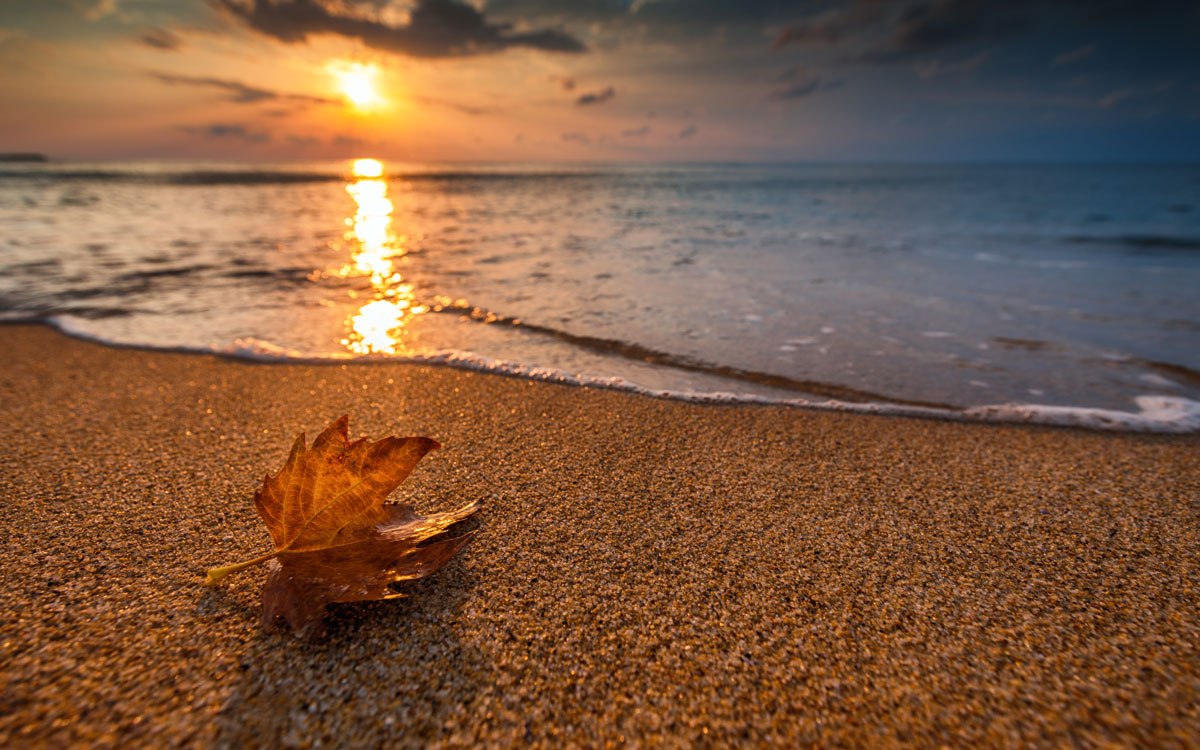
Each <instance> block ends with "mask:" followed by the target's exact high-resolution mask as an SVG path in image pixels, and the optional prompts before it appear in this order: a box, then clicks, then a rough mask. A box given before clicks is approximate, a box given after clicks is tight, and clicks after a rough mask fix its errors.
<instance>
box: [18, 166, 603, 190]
mask: <svg viewBox="0 0 1200 750" xmlns="http://www.w3.org/2000/svg"><path fill="white" fill-rule="evenodd" d="M610 176H612V175H611V173H604V172H570V171H564V172H522V171H508V172H504V171H498V172H490V171H460V170H445V171H439V170H433V171H418V172H396V173H392V174H389V175H388V176H387V178H388V179H390V180H403V181H407V182H419V181H437V182H466V181H486V182H503V181H515V180H522V181H538V180H540V181H557V180H567V179H592V178H597V177H610ZM354 179H355V178H354V177H351V176H349V175H347V174H345V173H342V172H332V171H331V172H314V171H294V170H259V171H253V170H187V171H179V172H164V171H157V170H155V171H137V170H106V169H21V170H11V169H10V170H0V180H32V181H38V182H106V183H131V184H145V185H181V186H188V185H192V186H216V185H289V184H300V183H321V182H347V181H353V180H354Z"/></svg>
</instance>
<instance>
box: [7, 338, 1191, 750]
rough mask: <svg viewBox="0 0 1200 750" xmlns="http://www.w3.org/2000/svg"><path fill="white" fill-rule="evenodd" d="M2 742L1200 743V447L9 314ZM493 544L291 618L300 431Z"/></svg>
mask: <svg viewBox="0 0 1200 750" xmlns="http://www.w3.org/2000/svg"><path fill="white" fill-rule="evenodd" d="M0 348H2V350H3V351H4V352H6V353H7V361H6V363H5V366H4V368H3V373H2V376H0V397H2V398H3V404H4V428H3V430H4V433H3V439H4V444H5V445H7V446H8V448H7V449H6V450H7V456H8V457H7V458H6V459H5V460H4V462H3V469H2V470H0V492H2V495H0V543H2V553H3V557H2V558H0V560H2V562H0V596H2V599H0V602H2V606H0V671H2V680H3V685H2V692H0V746H3V747H27V746H28V747H66V746H68V745H69V746H72V747H84V746H98V747H103V746H127V747H155V746H176V745H184V746H199V747H210V746H216V747H233V748H240V747H248V746H263V747H281V746H282V747H308V746H313V747H316V746H322V747H329V746H341V747H403V746H433V747H442V746H447V747H448V746H471V745H480V744H487V745H500V746H514V745H522V746H523V745H526V744H530V745H538V746H544V747H568V746H585V747H592V746H604V745H615V746H636V745H641V746H664V747H671V746H678V747H703V746H729V745H779V746H785V747H801V746H810V745H812V746H860V747H878V746H884V745H886V746H913V747H934V746H938V745H946V746H950V747H976V746H987V747H1018V746H1019V747H1063V746H1085V747H1107V746H1110V745H1111V746H1141V747H1172V746H1179V747H1184V746H1191V747H1196V746H1200V706H1198V699H1200V640H1198V637H1197V636H1198V633H1200V597H1198V596H1197V582H1198V581H1200V554H1198V553H1200V460H1198V459H1200V451H1198V450H1197V448H1198V447H1200V441H1198V440H1197V439H1196V438H1194V437H1183V438H1181V437H1153V436H1129V435H1112V434H1099V433H1088V432H1083V431H1078V430H1068V429H1055V428H1036V427H996V426H986V425H967V424H955V423H949V422H937V421H919V420H911V419H899V418H886V417H867V416H858V415H848V414H831V413H819V412H808V411H798V410H788V409H783V408H758V407H714V406H698V405H688V404H681V403H674V402H668V401H661V400H653V399H649V398H643V397H636V396H631V395H627V394H622V393H617V392H611V391H600V390H587V389H581V388H570V387H563V386H556V385H546V384H537V383H530V382H526V381H522V380H517V379H512V378H504V377H497V376H490V375H482V374H472V373H466V372H457V371H453V370H449V369H437V368H428V367H419V366H406V365H395V364H392V365H369V366H342V365H327V366H314V365H263V364H249V363H242V362H236V361H229V360H223V359H219V358H215V357H208V356H189V355H179V354H165V353H151V352H141V351H132V350H115V349H109V348H104V347H100V346H96V345H92V344H88V343H83V342H79V341H73V340H69V339H67V338H64V337H62V336H60V335H58V334H56V333H54V332H52V331H50V330H48V329H43V328H37V327H18V326H7V327H0ZM347 412H348V413H349V414H350V415H351V423H350V428H351V435H352V436H364V435H365V436H370V437H382V436H384V435H387V434H401V435H403V434H426V435H430V436H433V437H436V438H437V439H438V440H440V441H441V442H442V443H443V444H444V446H445V447H444V448H443V449H442V450H441V451H438V452H435V453H434V454H432V455H431V456H430V457H428V458H427V459H425V461H424V462H422V464H421V466H420V467H419V468H418V470H417V472H416V473H415V474H414V475H413V477H412V478H411V479H410V480H409V482H408V483H407V484H406V485H405V487H404V488H402V489H401V494H402V495H403V496H404V497H405V498H409V499H411V500H412V501H413V502H414V503H415V504H416V505H417V507H418V508H419V509H422V510H445V509H449V508H450V507H452V506H456V505H458V504H461V503H462V502H464V501H466V500H469V499H473V498H482V499H483V500H484V501H485V503H486V506H485V508H484V510H483V511H482V512H481V513H480V514H479V516H480V523H481V524H482V527H483V529H484V531H483V533H482V534H481V535H480V536H479V538H478V539H477V540H476V541H475V542H474V543H473V544H472V545H471V546H469V547H468V548H467V549H466V550H465V551H464V552H463V553H462V554H461V555H460V556H459V557H458V558H457V559H455V560H454V561H452V562H451V563H450V564H449V565H448V566H447V567H446V568H444V569H443V570H442V571H441V572H439V573H438V574H437V575H435V576H433V577H431V578H429V579H425V580H423V581H420V582H416V583H415V584H414V585H411V586H409V590H410V591H411V593H412V596H411V597H410V598H407V599H403V600H399V601H391V602H379V603H370V604H365V605H361V604H360V605H335V607H334V608H333V611H332V613H331V614H330V616H329V619H328V623H329V636H328V637H327V638H326V640H324V641H322V642H320V643H317V644H306V643H303V642H300V641H297V640H295V639H293V638H292V636H291V635H290V634H289V633H287V632H286V631H285V630H283V629H277V630H275V631H273V632H270V633H267V634H264V633H262V632H261V631H260V630H259V629H258V625H257V623H256V618H257V615H258V596H259V590H260V587H261V585H262V582H263V577H264V573H265V571H264V569H262V568H256V569H252V570H249V571H245V572H242V573H239V574H237V575H236V576H234V577H231V578H230V585H228V586H225V587H223V588H220V589H209V588H205V587H204V586H202V585H201V580H202V575H203V572H204V570H205V568H206V567H209V566H213V565H218V564H225V563H231V562H235V561H237V560H241V559H245V558H248V557H251V556H254V555H256V554H259V553H261V552H263V551H265V550H266V549H268V545H269V540H268V536H267V534H266V530H265V528H264V526H263V524H262V522H261V521H260V520H259V519H258V517H257V516H256V514H255V511H254V509H253V507H252V504H251V501H250V495H251V493H252V492H253V490H254V489H255V487H256V484H257V482H259V481H261V477H262V476H263V474H264V473H265V472H267V471H272V472H274V471H276V470H277V469H278V468H279V467H280V466H281V465H282V462H283V460H284V458H285V456H286V453H287V450H288V447H289V445H290V443H291V441H292V439H293V438H294V436H295V435H296V434H297V433H298V432H300V431H302V430H303V431H307V432H308V434H309V437H310V438H311V437H312V436H313V435H315V434H316V432H317V431H318V430H319V429H320V428H322V427H324V426H325V425H326V424H327V423H328V422H330V421H332V420H333V419H334V418H336V417H337V416H339V415H340V414H342V413H347Z"/></svg>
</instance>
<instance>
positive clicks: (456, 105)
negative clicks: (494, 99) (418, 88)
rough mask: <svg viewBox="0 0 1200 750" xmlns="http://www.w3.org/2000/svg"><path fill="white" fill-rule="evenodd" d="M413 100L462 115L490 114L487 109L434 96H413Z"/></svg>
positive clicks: (489, 110)
mask: <svg viewBox="0 0 1200 750" xmlns="http://www.w3.org/2000/svg"><path fill="white" fill-rule="evenodd" d="M413 99H415V100H416V101H419V102H421V103H422V104H432V105H434V106H435V107H445V108H446V109H452V110H454V111H456V112H462V113H463V114H464V115H486V114H489V113H490V112H492V110H491V109H488V108H487V107H477V106H474V105H472V104H463V103H462V102H455V101H451V100H449V99H441V98H438V97H436V96H414V97H413Z"/></svg>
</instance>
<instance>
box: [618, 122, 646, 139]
mask: <svg viewBox="0 0 1200 750" xmlns="http://www.w3.org/2000/svg"><path fill="white" fill-rule="evenodd" d="M649 132H650V126H649V125H643V126H641V127H640V128H630V129H629V130H622V131H621V137H622V138H636V137H638V136H639V135H646V134H647V133H649Z"/></svg>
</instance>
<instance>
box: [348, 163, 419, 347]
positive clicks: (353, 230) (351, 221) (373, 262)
mask: <svg viewBox="0 0 1200 750" xmlns="http://www.w3.org/2000/svg"><path fill="white" fill-rule="evenodd" d="M350 173H351V175H352V176H353V178H354V181H353V182H351V183H349V184H348V185H346V192H347V193H349V194H350V197H351V198H353V199H354V202H355V204H356V205H357V211H355V214H354V216H353V217H350V218H348V219H346V224H347V225H348V226H349V227H350V231H349V232H347V233H346V239H347V240H348V241H350V242H351V243H353V250H352V257H351V260H352V262H353V264H352V265H351V264H347V265H346V266H344V267H343V268H342V270H341V273H340V275H342V276H343V277H346V276H357V275H361V276H369V277H370V279H371V287H372V289H373V294H372V300H371V301H370V302H367V303H366V304H364V305H363V306H362V307H360V308H359V309H358V311H357V312H356V313H354V314H353V315H351V316H350V318H349V319H348V320H347V321H346V327H347V328H348V329H349V331H348V334H347V336H346V338H344V339H342V342H341V343H342V345H343V346H345V347H346V348H347V349H349V350H350V351H352V352H354V353H356V354H397V353H404V351H405V348H404V338H405V328H406V327H407V326H408V324H409V323H410V322H411V321H412V319H413V318H414V317H416V316H418V315H421V314H422V313H425V312H427V311H428V309H429V308H427V307H425V306H424V305H421V304H419V303H418V302H417V299H416V297H415V296H414V295H413V287H412V284H406V283H404V279H403V277H402V276H401V275H400V273H398V272H396V271H395V270H394V269H395V260H396V259H397V258H400V257H401V256H403V255H404V254H405V252H406V250H405V248H404V246H403V244H402V238H401V239H398V238H397V237H396V235H395V233H394V232H393V231H392V213H393V211H394V208H393V206H392V202H391V200H389V199H388V195H387V180H386V179H385V177H384V170H383V164H382V163H381V162H379V161H378V160H376V159H358V160H356V161H354V162H353V163H352V164H351V167H350Z"/></svg>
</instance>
